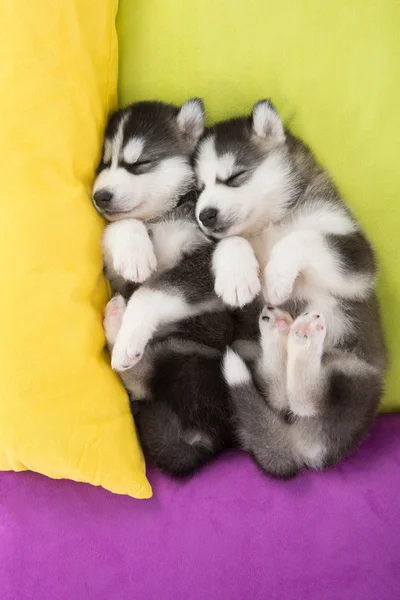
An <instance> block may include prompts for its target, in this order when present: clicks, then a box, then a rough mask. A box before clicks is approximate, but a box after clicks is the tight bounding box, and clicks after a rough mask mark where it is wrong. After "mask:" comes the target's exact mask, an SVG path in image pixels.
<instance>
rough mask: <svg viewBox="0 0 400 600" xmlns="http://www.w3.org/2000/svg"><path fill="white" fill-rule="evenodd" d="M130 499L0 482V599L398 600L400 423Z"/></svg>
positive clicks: (226, 460) (154, 476)
mask: <svg viewBox="0 0 400 600" xmlns="http://www.w3.org/2000/svg"><path fill="white" fill-rule="evenodd" d="M149 478H150V481H151V483H152V484H153V491H154V496H153V498H152V499H151V500H147V501H145V502H138V501H136V500H132V499H131V498H127V497H121V496H115V495H112V494H110V493H108V492H106V491H104V490H101V489H96V488H93V487H90V486H87V485H83V484H76V483H72V482H68V481H52V480H49V479H46V478H44V477H41V476H38V475H35V474H29V473H21V474H15V473H2V474H0V597H1V600H39V599H40V600H72V599H73V600H89V599H93V600H157V599H160V600H380V599H382V600H398V599H399V593H400V502H399V490H400V415H399V416H397V415H388V416H386V415H385V416H381V417H380V418H379V421H378V423H377V424H376V426H375V427H374V429H373V431H372V434H371V437H370V439H369V440H368V441H367V442H366V443H365V444H364V445H363V446H362V448H361V449H360V450H359V451H357V452H356V454H355V455H354V456H352V457H351V458H349V459H348V460H346V461H344V462H343V463H342V464H340V465H339V466H337V467H336V468H334V469H332V470H330V471H328V472H325V473H311V472H305V473H304V474H302V475H301V476H299V477H298V478H297V479H294V480H292V481H288V482H282V481H272V480H271V479H269V478H268V477H266V476H264V475H263V474H261V473H260V472H259V470H258V469H257V467H256V466H255V465H254V464H253V462H252V461H251V460H250V459H249V458H248V457H246V456H245V455H243V454H239V453H230V454H226V455H225V456H223V457H221V458H220V459H218V460H216V461H215V462H213V463H212V464H210V465H209V466H207V467H206V468H204V469H203V470H202V471H201V472H200V473H199V474H198V475H197V476H195V477H193V478H191V479H188V480H186V481H174V480H172V479H169V478H168V477H167V476H165V475H161V474H160V473H158V472H155V471H154V470H151V469H150V472H149Z"/></svg>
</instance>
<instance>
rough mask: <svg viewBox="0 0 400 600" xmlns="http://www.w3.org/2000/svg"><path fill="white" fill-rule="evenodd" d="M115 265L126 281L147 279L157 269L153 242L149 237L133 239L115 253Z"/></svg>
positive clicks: (137, 281)
mask: <svg viewBox="0 0 400 600" xmlns="http://www.w3.org/2000/svg"><path fill="white" fill-rule="evenodd" d="M138 242H139V243H138ZM139 244H140V245H139ZM113 266H114V269H115V271H116V272H117V273H118V275H121V277H123V278H124V279H125V280H126V281H133V282H135V283H142V282H143V281H146V279H148V278H149V277H150V276H151V275H152V273H153V272H154V271H155V270H156V269H157V259H156V256H155V254H154V250H153V244H152V243H151V241H150V240H149V239H147V238H143V239H142V240H137V241H132V242H131V244H129V246H127V247H124V248H121V250H120V252H117V253H116V254H115V256H114V257H113Z"/></svg>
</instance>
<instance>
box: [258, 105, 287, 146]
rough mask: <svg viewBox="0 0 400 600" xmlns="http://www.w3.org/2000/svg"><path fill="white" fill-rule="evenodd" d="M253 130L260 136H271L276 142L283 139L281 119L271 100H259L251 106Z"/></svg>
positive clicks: (283, 132)
mask: <svg viewBox="0 0 400 600" xmlns="http://www.w3.org/2000/svg"><path fill="white" fill-rule="evenodd" d="M252 118H253V130H254V133H255V134H256V135H258V136H259V137H262V138H272V139H274V140H276V141H277V142H281V143H283V142H284V141H285V131H284V129H283V125H282V121H281V119H280V117H279V115H278V113H277V112H276V110H275V108H274V106H273V104H272V102H271V100H260V101H259V102H257V104H256V105H255V106H254V108H253V116H252Z"/></svg>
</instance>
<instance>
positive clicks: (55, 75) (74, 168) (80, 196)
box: [0, 0, 151, 498]
mask: <svg viewBox="0 0 400 600" xmlns="http://www.w3.org/2000/svg"><path fill="white" fill-rule="evenodd" d="M116 10H117V1H116V0H102V1H101V2H93V0H35V1H34V2H33V1H32V2H11V1H9V0H0V23H1V25H2V35H1V38H0V78H1V94H0V114H1V123H0V156H1V160H0V181H1V221H0V255H1V257H2V270H1V276H2V286H1V294H0V312H1V315H2V317H1V320H0V373H1V378H0V395H1V400H0V469H2V470H10V469H12V470H15V471H20V470H24V469H31V470H32V471H37V472H39V473H43V474H45V475H48V476H49V477H54V478H69V479H74V480H77V481H86V482H89V483H92V484H94V485H101V486H103V487H105V488H107V489H109V490H111V491H113V492H116V493H119V494H129V495H131V496H134V497H136V498H148V497H149V496H150V495H151V489H150V486H149V483H148V482H147V480H146V476H145V469H144V462H143V457H142V455H141V452H140V450H139V447H138V443H137V439H136V436H135V431H134V425H133V422H132V418H131V415H130V411H129V405H128V400H127V396H126V394H125V392H124V390H123V388H122V386H121V384H120V383H119V380H118V379H117V377H116V376H115V375H114V374H113V372H112V371H111V369H110V366H109V361H108V358H107V357H106V354H105V352H104V336H103V331H102V310H103V306H104V304H105V302H106V299H107V287H106V283H105V280H104V278H103V276H102V261H101V254H100V237H101V232H102V229H103V223H102V221H101V219H100V217H99V216H98V215H97V214H96V211H95V210H94V209H93V207H92V205H91V202H90V187H91V182H92V179H93V172H94V168H95V163H96V160H97V158H98V154H99V149H100V145H101V139H102V132H103V127H104V123H105V120H106V117H107V113H108V112H109V110H110V108H112V106H114V105H115V103H116V85H117V40H116V32H115V15H116Z"/></svg>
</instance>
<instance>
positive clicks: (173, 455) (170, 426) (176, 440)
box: [131, 400, 217, 477]
mask: <svg viewBox="0 0 400 600" xmlns="http://www.w3.org/2000/svg"><path fill="white" fill-rule="evenodd" d="M131 406H132V412H133V414H134V417H135V422H136V426H137V429H138V434H139V439H140V443H141V445H142V448H143V452H144V454H145V456H146V458H147V459H148V460H149V461H150V462H151V463H152V464H153V465H154V466H156V467H157V468H158V469H160V470H161V471H164V472H165V473H169V474H170V475H174V476H176V477H184V476H185V475H190V474H191V473H193V472H194V471H196V470H197V469H198V468H199V467H200V466H201V465H202V464H203V463H205V462H206V461H208V460H210V459H211V458H213V457H214V456H215V454H217V450H216V449H215V448H214V445H213V442H212V440H211V439H209V438H208V436H206V435H205V434H202V433H201V432H196V431H191V430H184V429H183V427H182V425H181V422H180V420H179V418H178V416H177V415H176V414H175V413H174V411H173V410H172V409H171V407H170V406H168V405H167V404H163V403H160V402H151V401H150V400H143V401H134V402H132V403H131Z"/></svg>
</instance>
